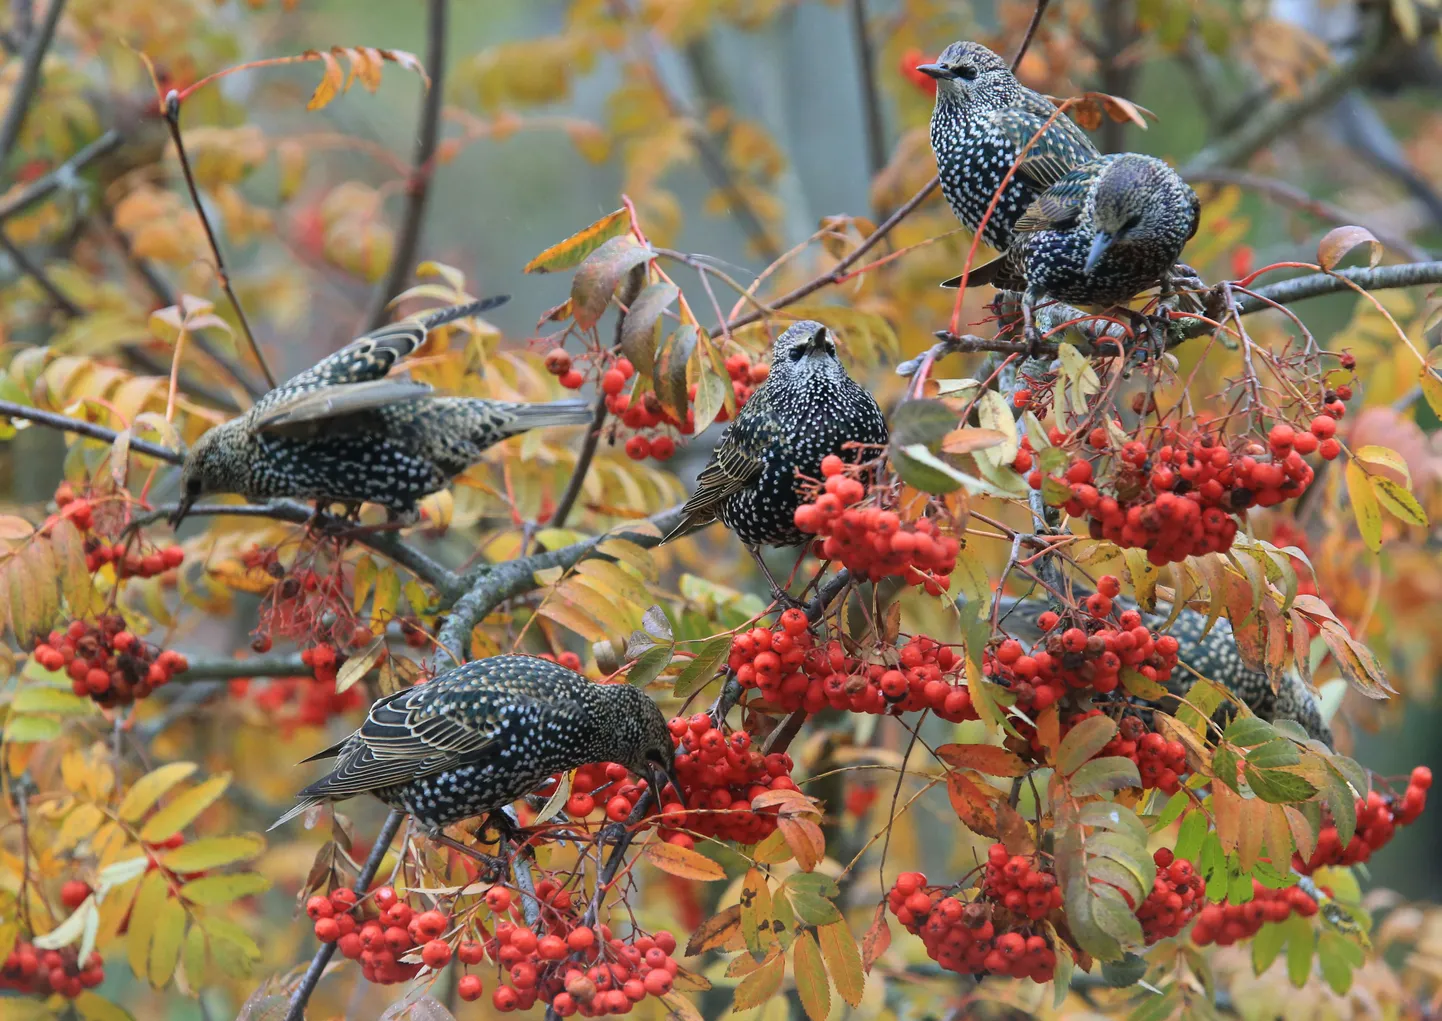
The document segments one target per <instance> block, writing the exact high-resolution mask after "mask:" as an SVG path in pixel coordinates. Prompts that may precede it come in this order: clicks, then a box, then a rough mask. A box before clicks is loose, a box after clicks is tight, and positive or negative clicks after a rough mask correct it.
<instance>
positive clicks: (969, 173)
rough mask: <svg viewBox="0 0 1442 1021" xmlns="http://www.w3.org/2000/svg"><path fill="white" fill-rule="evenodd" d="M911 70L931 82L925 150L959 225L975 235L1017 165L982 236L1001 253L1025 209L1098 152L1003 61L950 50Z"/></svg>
mask: <svg viewBox="0 0 1442 1021" xmlns="http://www.w3.org/2000/svg"><path fill="white" fill-rule="evenodd" d="M917 70H918V71H921V72H923V73H924V74H928V75H930V76H931V77H933V78H935V79H936V82H937V89H936V107H935V109H934V110H933V111H932V114H931V147H932V149H933V150H934V151H935V153H936V170H937V173H938V174H939V175H940V177H941V192H942V194H943V195H945V196H946V201H947V202H948V203H949V204H950V205H951V211H952V212H953V213H955V214H956V217H957V219H959V220H960V221H961V222H962V223H963V224H965V225H966V226H967V227H969V228H971V229H972V230H973V231H974V230H976V229H977V225H978V224H980V223H981V219H982V217H983V216H984V215H985V214H986V210H987V207H988V206H989V205H991V201H992V197H993V196H994V195H995V194H996V191H997V189H998V188H999V187H1001V182H1002V179H1003V178H1004V177H1005V176H1006V174H1007V171H1009V170H1010V169H1011V167H1012V165H1013V164H1017V170H1016V173H1015V174H1013V175H1012V178H1011V180H1010V181H1009V182H1008V183H1007V186H1006V188H1005V190H1004V191H1002V193H1001V198H1000V199H999V200H998V201H997V205H996V209H995V210H993V212H992V214H991V217H990V219H988V220H987V224H986V228H985V230H983V231H982V235H981V237H982V240H983V241H985V242H986V243H987V244H989V245H991V247H993V248H995V249H996V250H997V251H998V252H1005V251H1006V250H1007V249H1008V248H1009V247H1010V245H1011V240H1012V225H1013V224H1014V223H1015V222H1016V221H1017V219H1018V218H1019V217H1020V216H1021V215H1022V213H1023V212H1025V211H1026V208H1027V206H1029V205H1031V203H1032V201H1033V200H1034V199H1035V198H1036V197H1037V195H1039V194H1041V192H1042V191H1044V190H1045V189H1046V188H1049V187H1051V185H1053V184H1055V183H1056V182H1057V181H1059V180H1061V178H1062V177H1064V176H1065V175H1066V174H1067V173H1068V172H1069V171H1070V170H1072V169H1073V168H1074V167H1077V166H1080V165H1081V164H1083V163H1086V162H1088V161H1089V160H1093V159H1095V158H1096V156H1097V151H1096V148H1095V147H1094V146H1093V145H1092V144H1091V141H1090V140H1089V139H1088V138H1087V137H1086V135H1084V134H1083V133H1082V131H1081V129H1080V128H1078V127H1077V126H1076V124H1074V123H1073V122H1072V120H1071V118H1069V117H1067V115H1066V114H1064V113H1057V108H1056V106H1055V105H1054V104H1053V103H1052V102H1051V101H1050V100H1049V99H1047V98H1046V97H1045V96H1043V95H1041V94H1040V93H1038V92H1033V91H1032V90H1031V89H1028V88H1026V87H1025V86H1024V85H1022V84H1021V82H1019V81H1017V78H1016V75H1014V74H1012V72H1011V68H1010V67H1008V66H1007V63H1006V61H1004V60H1002V59H1001V57H999V56H997V55H996V54H995V53H993V52H991V50H989V49H987V48H986V47H985V46H982V45H981V44H980V43H974V42H956V43H952V44H951V45H950V46H948V47H947V48H946V49H944V50H943V51H942V52H941V56H940V57H938V58H937V59H936V63H934V64H922V65H921V66H920V67H918V68H917ZM1053 115H1055V116H1053ZM1048 120H1050V121H1051V123H1050V124H1048V123H1047V122H1048ZM1038 132H1040V137H1038V138H1036V141H1035V142H1032V138H1033V136H1036V135H1037V134H1038ZM1028 142H1031V146H1030V148H1027V150H1026V154H1025V155H1024V156H1020V161H1019V162H1018V156H1019V155H1020V154H1021V152H1022V149H1023V147H1025V146H1026V145H1027V143H1028Z"/></svg>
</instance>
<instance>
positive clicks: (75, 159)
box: [0, 128, 122, 223]
mask: <svg viewBox="0 0 1442 1021" xmlns="http://www.w3.org/2000/svg"><path fill="white" fill-rule="evenodd" d="M121 141H122V138H121V135H120V132H119V131H116V130H115V129H114V128H111V129H110V130H108V131H106V132H105V133H104V134H103V135H101V136H100V137H99V138H97V139H96V140H95V141H93V142H91V143H90V144H89V145H87V146H86V147H85V148H83V149H81V150H80V151H79V152H77V153H76V154H75V155H74V156H71V157H70V158H69V159H68V160H66V161H65V162H64V163H62V164H60V166H58V167H56V168H55V169H54V170H52V171H50V172H49V173H48V174H45V175H44V176H42V177H37V178H36V179H35V180H33V181H31V182H30V183H29V184H28V185H26V186H25V187H24V188H22V189H21V190H20V191H19V192H17V193H16V194H15V195H13V196H11V197H10V198H9V199H7V200H6V201H5V202H0V223H4V222H5V221H6V220H8V219H10V217H12V216H15V215H16V214H18V213H23V212H24V211H25V210H27V209H29V208H30V207H31V206H33V205H34V204H35V203H37V202H39V201H40V200H41V199H45V198H49V197H50V196H51V195H53V194H54V193H55V192H56V191H58V190H59V189H61V188H62V187H68V182H70V181H71V180H73V179H74V177H75V175H76V174H78V173H80V171H82V170H84V169H85V168H86V167H87V166H89V165H90V164H91V163H93V162H94V161H95V160H98V159H100V157H102V156H105V155H107V154H109V153H110V152H112V151H113V150H115V149H116V148H118V147H119V145H120V143H121Z"/></svg>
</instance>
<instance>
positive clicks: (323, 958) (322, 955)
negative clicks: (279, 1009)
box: [285, 809, 406, 1021]
mask: <svg viewBox="0 0 1442 1021" xmlns="http://www.w3.org/2000/svg"><path fill="white" fill-rule="evenodd" d="M405 817H406V814H405V813H404V812H401V811H398V810H396V809H391V813H390V815H388V816H386V821H385V822H384V823H382V824H381V831H380V833H378V834H377V835H376V842H375V843H374V844H372V845H371V853H370V854H369V855H367V856H366V860H365V864H364V865H362V866H361V870H360V875H358V876H356V881H355V885H354V886H353V887H351V889H352V890H354V891H355V895H356V897H358V898H359V897H364V896H365V895H366V893H367V891H368V890H369V889H370V885H371V880H373V879H375V877H376V872H377V871H378V870H379V869H380V867H381V860H382V859H383V858H385V856H386V851H387V850H389V849H390V846H391V841H393V840H395V838H396V833H397V832H399V830H400V828H401V823H402V822H403V821H404V820H405ZM335 946H336V945H335V944H334V943H322V944H321V945H320V947H319V948H318V949H317V950H316V952H315V956H314V957H313V958H311V961H310V967H309V968H307V969H306V970H305V975H304V976H303V977H302V978H301V980H300V985H298V986H296V989H295V992H294V993H292V994H291V997H290V1009H289V1010H287V1011H286V1012H285V1021H305V1005H306V1003H307V1002H308V1001H309V1000H310V996H311V994H312V993H314V992H315V987H316V986H317V985H318V984H319V983H320V977H321V975H323V974H325V968H326V965H327V964H329V963H330V959H331V958H332V957H333V956H335Z"/></svg>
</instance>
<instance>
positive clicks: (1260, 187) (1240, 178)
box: [1187, 167, 1428, 262]
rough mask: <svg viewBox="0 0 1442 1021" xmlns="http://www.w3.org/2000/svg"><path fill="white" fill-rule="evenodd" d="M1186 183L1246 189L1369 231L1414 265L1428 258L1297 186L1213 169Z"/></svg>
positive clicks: (1332, 221) (1409, 244)
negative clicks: (1229, 185)
mask: <svg viewBox="0 0 1442 1021" xmlns="http://www.w3.org/2000/svg"><path fill="white" fill-rule="evenodd" d="M1187 181H1188V183H1191V184H1234V185H1236V186H1237V187H1239V188H1246V189H1248V190H1250V191H1256V192H1261V193H1262V194H1263V195H1265V196H1267V197H1268V198H1271V199H1275V200H1276V201H1278V202H1280V203H1281V204H1282V205H1285V206H1291V207H1292V208H1293V209H1299V210H1301V211H1302V212H1304V213H1308V214H1310V215H1311V216H1314V217H1316V218H1317V219H1319V220H1322V221H1324V222H1326V223H1330V224H1334V225H1336V226H1348V225H1351V224H1356V225H1358V226H1361V227H1367V229H1368V230H1370V231H1371V232H1372V233H1373V234H1374V235H1375V236H1376V238H1377V240H1378V241H1380V242H1382V244H1384V245H1386V246H1387V247H1388V248H1390V249H1392V250H1393V251H1394V252H1397V253H1399V254H1401V255H1403V256H1406V258H1407V259H1408V260H1409V261H1411V262H1426V261H1427V258H1428V254H1427V251H1426V249H1423V248H1420V247H1418V246H1417V245H1414V244H1413V243H1412V242H1411V241H1408V240H1407V239H1406V238H1404V237H1402V236H1401V235H1397V234H1387V233H1384V232H1382V231H1379V230H1377V229H1376V228H1375V227H1370V226H1368V225H1367V224H1366V223H1363V222H1362V217H1361V216H1360V215H1359V214H1357V213H1350V212H1348V211H1347V210H1345V209H1343V208H1342V207H1341V206H1334V205H1333V204H1332V203H1330V202H1326V201H1324V200H1322V199H1318V198H1313V197H1312V196H1311V195H1308V194H1307V193H1306V192H1305V191H1303V190H1302V189H1301V188H1298V187H1297V186H1296V185H1293V184H1289V183H1288V182H1286V181H1282V180H1279V179H1277V178H1275V177H1264V176H1263V175H1261V174H1252V173H1248V172H1247V171H1245V170H1226V169H1223V168H1220V167H1218V168H1214V169H1212V170H1199V171H1197V172H1196V173H1193V174H1189V175H1187Z"/></svg>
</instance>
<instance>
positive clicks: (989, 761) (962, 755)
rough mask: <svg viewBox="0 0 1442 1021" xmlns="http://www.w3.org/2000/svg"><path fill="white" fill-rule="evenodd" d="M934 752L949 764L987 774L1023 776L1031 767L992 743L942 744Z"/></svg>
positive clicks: (1013, 754)
mask: <svg viewBox="0 0 1442 1021" xmlns="http://www.w3.org/2000/svg"><path fill="white" fill-rule="evenodd" d="M936 754H937V756H938V757H939V758H940V759H941V760H942V761H943V762H945V763H946V764H947V765H949V766H955V767H956V768H958V769H974V770H976V771H977V772H978V773H985V774H987V775H988V776H1025V775H1026V774H1027V771H1028V770H1029V769H1030V768H1031V767H1029V766H1028V765H1027V764H1026V763H1025V762H1022V761H1021V759H1020V758H1019V757H1018V756H1017V755H1016V753H1015V752H1010V751H1007V750H1006V749H1005V748H1002V747H1000V746H999V745H993V744H944V745H941V746H939V747H938V748H937V749H936Z"/></svg>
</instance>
